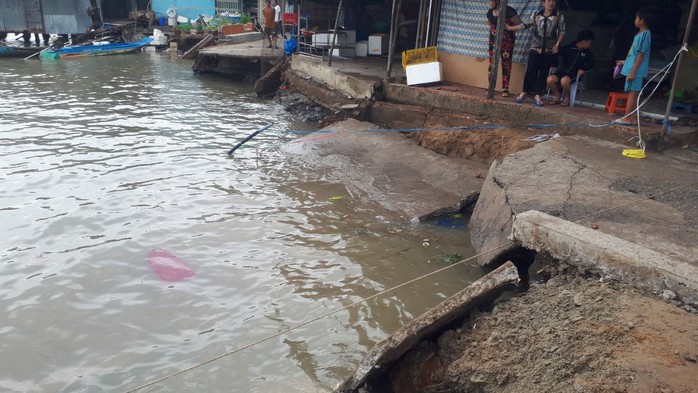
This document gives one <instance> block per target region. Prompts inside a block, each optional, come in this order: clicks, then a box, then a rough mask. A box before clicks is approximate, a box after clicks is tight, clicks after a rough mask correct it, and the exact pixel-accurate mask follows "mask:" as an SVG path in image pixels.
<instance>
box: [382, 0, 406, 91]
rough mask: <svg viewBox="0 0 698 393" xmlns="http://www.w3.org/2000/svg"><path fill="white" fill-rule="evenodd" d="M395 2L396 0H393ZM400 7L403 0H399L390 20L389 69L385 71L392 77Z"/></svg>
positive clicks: (386, 74) (387, 75)
mask: <svg viewBox="0 0 698 393" xmlns="http://www.w3.org/2000/svg"><path fill="white" fill-rule="evenodd" d="M393 4H395V0H393ZM400 8H402V0H398V2H397V7H396V8H395V12H394V14H395V15H394V16H393V18H392V20H391V21H390V43H389V44H388V67H387V68H388V70H387V71H386V73H385V77H386V78H390V73H391V71H392V69H393V56H395V44H396V42H395V41H397V30H398V27H399V26H398V25H397V22H398V20H399V19H400Z"/></svg>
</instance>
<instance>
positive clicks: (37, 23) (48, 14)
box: [0, 0, 101, 34]
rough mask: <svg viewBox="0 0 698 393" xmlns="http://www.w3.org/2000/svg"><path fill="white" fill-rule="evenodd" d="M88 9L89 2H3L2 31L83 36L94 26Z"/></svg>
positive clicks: (74, 0)
mask: <svg viewBox="0 0 698 393" xmlns="http://www.w3.org/2000/svg"><path fill="white" fill-rule="evenodd" d="M97 3H98V4H99V3H101V2H100V1H97ZM89 9H91V5H90V0H0V31H17V32H19V31H22V30H30V31H40V32H44V33H52V34H53V33H56V34H81V33H85V32H86V31H88V30H89V29H90V27H92V18H91V17H90V15H88V13H87V11H88V10H89Z"/></svg>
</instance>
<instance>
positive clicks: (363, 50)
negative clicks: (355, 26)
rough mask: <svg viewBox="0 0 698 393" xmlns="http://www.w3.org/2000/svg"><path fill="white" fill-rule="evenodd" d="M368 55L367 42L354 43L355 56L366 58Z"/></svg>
mask: <svg viewBox="0 0 698 393" xmlns="http://www.w3.org/2000/svg"><path fill="white" fill-rule="evenodd" d="M367 55H368V41H356V56H358V57H366V56H367Z"/></svg>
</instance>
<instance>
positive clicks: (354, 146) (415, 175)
mask: <svg viewBox="0 0 698 393" xmlns="http://www.w3.org/2000/svg"><path fill="white" fill-rule="evenodd" d="M327 129H328V130H332V131H334V133H332V134H327V133H325V134H320V135H316V134H309V135H306V136H303V137H301V138H298V140H296V141H294V143H289V144H287V145H285V146H284V147H283V148H282V151H283V152H285V153H287V154H288V155H289V158H293V159H294V160H298V162H301V163H303V164H305V165H309V166H312V167H315V168H320V169H325V170H328V173H329V174H330V176H328V178H332V179H334V180H335V181H338V182H340V183H342V184H344V185H345V187H347V189H348V190H350V192H351V193H352V194H353V195H355V196H356V197H358V198H362V199H363V198H365V199H366V200H367V201H373V202H376V203H378V204H380V205H381V206H383V207H384V208H385V209H388V210H391V211H394V212H397V213H399V214H400V216H401V217H402V219H405V220H407V221H411V220H420V219H422V218H424V217H425V216H429V215H431V214H432V213H434V211H435V210H437V209H439V208H446V209H447V210H444V211H458V210H459V209H461V208H462V207H463V206H464V204H468V203H469V202H471V201H474V200H475V198H476V196H477V191H478V190H479V189H480V187H481V185H482V179H479V178H478V177H477V176H476V174H478V173H482V172H483V171H484V168H486V167H485V166H484V165H483V164H479V163H476V162H470V161H467V160H464V159H454V158H449V157H446V156H443V155H441V154H437V153H434V152H433V151H431V150H427V149H424V148H422V147H419V146H417V145H415V144H414V143H413V142H412V141H410V140H408V139H407V138H406V137H405V136H403V135H401V134H399V133H395V132H371V130H377V129H379V127H378V126H376V125H374V124H371V123H368V122H360V121H358V120H355V119H347V120H344V121H342V122H339V123H335V124H332V125H330V126H328V127H327ZM405 157H409V159H406V158H405ZM406 196H409V197H406Z"/></svg>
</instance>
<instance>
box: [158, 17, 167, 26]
mask: <svg viewBox="0 0 698 393" xmlns="http://www.w3.org/2000/svg"><path fill="white" fill-rule="evenodd" d="M158 26H167V18H165V17H164V16H161V17H159V18H158Z"/></svg>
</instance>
